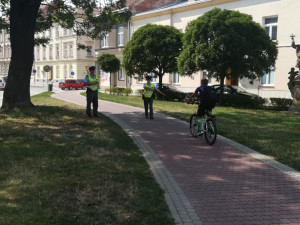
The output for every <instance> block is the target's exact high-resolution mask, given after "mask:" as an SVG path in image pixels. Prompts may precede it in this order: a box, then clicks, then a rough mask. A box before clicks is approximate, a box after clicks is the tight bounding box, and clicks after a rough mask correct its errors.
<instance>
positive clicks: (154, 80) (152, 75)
mask: <svg viewBox="0 0 300 225" xmlns="http://www.w3.org/2000/svg"><path fill="white" fill-rule="evenodd" d="M150 76H151V82H153V83H156V82H157V78H156V77H155V74H154V73H153V72H151V73H150Z"/></svg>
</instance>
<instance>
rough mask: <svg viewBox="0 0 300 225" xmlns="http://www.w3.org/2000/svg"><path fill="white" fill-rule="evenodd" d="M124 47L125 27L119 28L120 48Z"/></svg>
mask: <svg viewBox="0 0 300 225" xmlns="http://www.w3.org/2000/svg"><path fill="white" fill-rule="evenodd" d="M123 45H124V32H123V27H118V46H123Z"/></svg>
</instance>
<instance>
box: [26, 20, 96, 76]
mask: <svg viewBox="0 0 300 225" xmlns="http://www.w3.org/2000/svg"><path fill="white" fill-rule="evenodd" d="M36 36H43V37H48V38H50V42H49V43H48V44H47V45H45V46H42V45H40V46H36V47H35V48H34V56H35V60H34V64H33V73H32V80H33V81H34V82H41V81H43V82H44V81H48V80H52V81H53V82H58V81H59V80H63V79H84V77H85V75H86V74H87V72H88V71H87V68H88V67H89V66H92V65H95V61H96V56H95V41H93V40H90V39H89V38H87V37H81V38H79V37H78V36H77V35H76V34H75V33H74V32H73V30H72V29H65V28H62V27H61V26H59V25H55V26H54V27H52V28H50V29H49V30H48V31H46V32H44V33H42V34H36ZM78 44H84V45H86V46H89V51H86V50H78V49H77V46H78ZM46 65H47V66H49V67H50V68H51V70H50V71H49V72H44V66H46Z"/></svg>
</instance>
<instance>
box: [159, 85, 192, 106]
mask: <svg viewBox="0 0 300 225" xmlns="http://www.w3.org/2000/svg"><path fill="white" fill-rule="evenodd" d="M154 85H156V87H157V88H159V84H158V83H154ZM159 90H160V91H162V92H163V93H164V94H166V96H165V97H164V96H162V95H160V94H156V98H158V99H164V100H175V101H179V102H182V101H184V100H185V99H186V96H187V93H185V92H183V91H180V90H178V89H177V88H176V87H174V86H173V85H171V84H162V88H161V89H159Z"/></svg>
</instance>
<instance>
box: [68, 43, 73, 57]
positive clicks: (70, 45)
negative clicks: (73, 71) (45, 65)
mask: <svg viewBox="0 0 300 225" xmlns="http://www.w3.org/2000/svg"><path fill="white" fill-rule="evenodd" d="M69 56H70V57H73V43H70V44H69Z"/></svg>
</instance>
